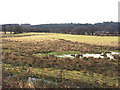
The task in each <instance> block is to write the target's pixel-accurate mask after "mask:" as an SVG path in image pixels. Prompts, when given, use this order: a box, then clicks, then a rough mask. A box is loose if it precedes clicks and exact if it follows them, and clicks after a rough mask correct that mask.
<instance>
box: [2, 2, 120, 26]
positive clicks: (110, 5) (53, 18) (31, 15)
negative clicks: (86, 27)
mask: <svg viewBox="0 0 120 90" xmlns="http://www.w3.org/2000/svg"><path fill="white" fill-rule="evenodd" d="M119 1H120V0H0V11H1V13H0V24H14V23H18V24H24V23H30V24H32V25H37V24H50V23H91V24H94V23H98V22H106V21H114V22H117V21H118V2H119Z"/></svg>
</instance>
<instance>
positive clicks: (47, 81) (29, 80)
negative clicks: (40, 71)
mask: <svg viewBox="0 0 120 90" xmlns="http://www.w3.org/2000/svg"><path fill="white" fill-rule="evenodd" d="M41 80H42V79H38V78H31V77H28V82H31V81H41ZM44 82H46V83H51V84H54V85H57V83H56V82H54V81H51V80H46V79H44Z"/></svg>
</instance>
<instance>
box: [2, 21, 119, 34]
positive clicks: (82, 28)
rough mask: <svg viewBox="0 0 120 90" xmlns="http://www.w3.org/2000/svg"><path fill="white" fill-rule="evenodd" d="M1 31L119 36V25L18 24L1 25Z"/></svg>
mask: <svg viewBox="0 0 120 90" xmlns="http://www.w3.org/2000/svg"><path fill="white" fill-rule="evenodd" d="M2 31H4V32H5V34H6V32H7V31H9V32H10V33H11V34H12V32H13V33H14V34H17V33H23V32H46V33H67V34H75V35H110V36H111V35H113V36H116V35H119V34H120V32H119V23H118V22H103V23H95V24H80V23H78V24H74V23H65V24H41V25H30V26H22V25H19V24H4V25H2Z"/></svg>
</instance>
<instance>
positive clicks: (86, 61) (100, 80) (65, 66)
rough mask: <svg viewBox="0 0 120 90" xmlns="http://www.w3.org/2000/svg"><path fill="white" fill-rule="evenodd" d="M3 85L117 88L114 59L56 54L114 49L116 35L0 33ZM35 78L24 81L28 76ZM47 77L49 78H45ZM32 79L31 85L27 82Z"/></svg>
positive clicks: (116, 43)
mask: <svg viewBox="0 0 120 90" xmlns="http://www.w3.org/2000/svg"><path fill="white" fill-rule="evenodd" d="M2 37H3V38H2V64H3V87H4V88H48V87H52V88H88V87H89V88H93V87H95V88H101V87H102V88H113V87H114V88H117V87H118V78H119V77H118V59H119V58H120V56H119V55H114V57H115V58H114V59H112V60H111V59H110V58H108V57H105V58H93V57H88V58H79V57H75V58H58V57H57V56H56V55H64V54H71V55H74V54H82V53H104V55H105V53H107V52H110V51H117V50H118V43H119V42H118V37H113V36H102V37H101V36H86V35H70V34H56V33H23V34H15V35H14V34H13V35H10V34H9V33H7V34H6V35H4V34H3V33H2ZM29 77H31V78H38V79H41V80H39V81H31V82H28V78H29ZM48 81H49V82H48ZM31 83H32V85H31Z"/></svg>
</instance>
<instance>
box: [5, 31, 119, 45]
mask: <svg viewBox="0 0 120 90" xmlns="http://www.w3.org/2000/svg"><path fill="white" fill-rule="evenodd" d="M3 35H4V34H3ZM27 35H28V36H27ZM29 35H31V37H29ZM8 36H9V34H8ZM13 36H21V37H17V38H14V39H13V38H8V39H10V40H16V41H23V42H24V41H27V42H33V41H34V42H39V41H41V40H46V39H47V40H49V39H50V40H54V39H65V40H71V41H74V42H75V41H78V42H81V43H86V44H94V45H101V46H113V47H118V43H120V42H119V40H118V38H119V37H117V36H87V35H71V34H57V33H23V34H15V35H13Z"/></svg>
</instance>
